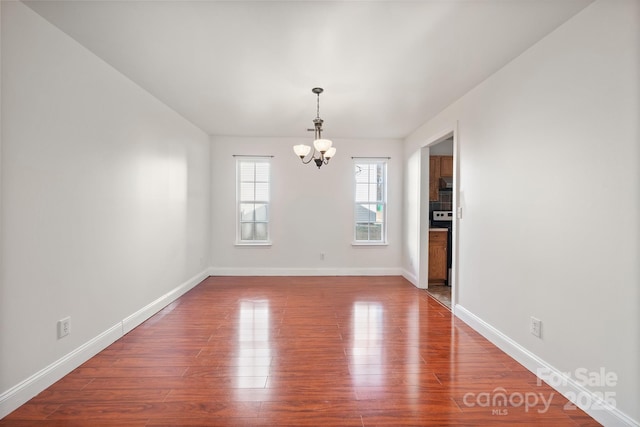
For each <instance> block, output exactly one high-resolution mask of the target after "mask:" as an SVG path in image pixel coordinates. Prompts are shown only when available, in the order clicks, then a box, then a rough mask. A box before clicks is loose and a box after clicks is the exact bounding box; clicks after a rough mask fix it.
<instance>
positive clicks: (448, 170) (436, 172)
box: [429, 156, 453, 202]
mask: <svg viewBox="0 0 640 427" xmlns="http://www.w3.org/2000/svg"><path fill="white" fill-rule="evenodd" d="M442 176H453V156H430V157H429V201H430V202H437V201H438V198H439V189H440V177H442Z"/></svg>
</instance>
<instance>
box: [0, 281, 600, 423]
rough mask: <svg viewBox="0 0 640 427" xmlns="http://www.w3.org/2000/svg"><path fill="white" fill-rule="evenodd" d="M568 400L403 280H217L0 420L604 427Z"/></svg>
mask: <svg viewBox="0 0 640 427" xmlns="http://www.w3.org/2000/svg"><path fill="white" fill-rule="evenodd" d="M501 396H506V398H507V402H506V404H505V402H504V401H503V400H502V399H500V397H501ZM543 399H544V401H543ZM523 400H524V401H528V402H529V403H530V405H529V406H527V405H525V404H522V402H523ZM549 401H550V402H551V403H550V405H549V406H548V407H546V406H545V403H544V402H549ZM567 403H568V402H567V400H565V399H564V398H563V397H562V396H560V395H559V394H558V393H557V392H555V391H554V390H553V389H551V388H550V387H548V386H546V385H544V384H543V385H538V384H537V381H536V378H535V376H534V375H533V374H531V373H530V372H528V371H527V370H526V369H525V368H523V367H522V366H521V365H519V364H518V363H516V362H515V361H514V360H513V359H511V358H509V357H508V356H507V355H505V354H504V353H503V352H502V351H500V350H498V349H497V348H496V347H495V346H493V345H492V344H491V343H489V342H488V341H486V340H485V339H484V338H482V337H481V336H480V335H478V334H477V333H476V332H474V331H473V330H472V329H471V328H469V327H468V326H466V325H465V324H464V323H463V322H461V321H460V320H457V319H455V318H452V316H451V313H450V312H449V311H448V310H447V309H446V308H445V307H443V306H442V305H441V304H439V303H438V302H436V301H435V300H433V299H432V297H430V296H429V295H428V294H427V293H426V292H425V291H422V290H419V289H416V288H415V287H413V286H412V285H411V284H410V283H409V282H407V281H406V280H404V279H403V278H401V277H210V278H209V279H207V280H205V281H203V282H202V283H201V284H200V285H198V286H197V287H196V288H194V289H193V290H192V291H191V292H189V293H187V294H185V295H184V296H183V297H182V298H180V299H179V300H177V301H175V302H174V303H172V304H171V305H169V306H168V307H166V308H165V309H164V310H162V311H161V312H160V313H158V314H157V315H156V316H154V317H152V318H151V319H149V320H148V321H147V322H145V323H143V324H142V325H140V326H139V327H138V328H136V329H135V330H133V331H131V332H130V333H129V334H127V335H126V336H124V337H123V338H122V339H120V340H118V341H117V342H116V343H114V344H113V345H111V346H110V347H108V348H107V349H105V350H104V351H102V352H101V353H99V354H98V355H97V356H95V357H94V358H92V359H91V360H89V361H87V362H86V363H85V364H83V365H82V366H80V367H79V368H77V369H75V370H74V371H73V372H71V373H70V374H69V375H67V376H66V377H64V378H63V379H62V380H60V381H59V382H57V383H56V384H54V385H52V386H51V387H50V388H48V389H47V390H45V391H43V392H42V393H40V394H39V395H38V396H36V397H35V398H34V399H32V400H31V401H29V402H28V403H26V404H25V405H23V406H22V407H20V408H19V409H17V410H16V411H14V412H13V413H12V414H10V415H9V416H7V417H6V418H4V419H3V420H0V425H2V426H8V425H9V426H26V425H29V426H30V425H38V426H102V425H104V426H115V425H117V426H179V425H185V426H360V427H362V426H428V425H467V426H468V425H484V426H486V425H498V424H505V425H553V426H577V425H581V426H592V425H599V424H598V423H596V422H595V421H594V420H593V419H591V418H590V417H589V416H587V415H586V414H585V413H584V412H582V411H580V410H578V409H573V410H571V409H567V408H566V407H565V406H566V405H567Z"/></svg>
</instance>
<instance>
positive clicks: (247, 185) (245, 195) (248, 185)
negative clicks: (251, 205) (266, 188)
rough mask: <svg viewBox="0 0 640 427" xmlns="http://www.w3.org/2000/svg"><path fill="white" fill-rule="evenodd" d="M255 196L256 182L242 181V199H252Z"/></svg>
mask: <svg viewBox="0 0 640 427" xmlns="http://www.w3.org/2000/svg"><path fill="white" fill-rule="evenodd" d="M254 197H255V184H254V183H253V182H242V183H240V200H241V201H247V202H248V201H251V200H254Z"/></svg>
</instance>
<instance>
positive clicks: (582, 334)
mask: <svg viewBox="0 0 640 427" xmlns="http://www.w3.org/2000/svg"><path fill="white" fill-rule="evenodd" d="M639 5H640V2H638V1H635V0H629V1H625V0H620V1H606V0H600V1H597V2H595V3H593V4H592V5H590V6H588V7H587V8H586V9H585V10H583V11H582V12H580V13H579V14H578V15H576V16H575V17H574V18H572V19H571V20H569V21H568V22H567V23H565V24H564V25H562V26H561V27H559V28H558V29H557V30H555V31H554V32H553V33H551V34H550V35H549V36H547V37H546V38H544V39H543V40H541V41H540V42H539V43H537V44H536V45H534V46H533V47H532V48H530V49H529V50H527V51H526V52H525V53H524V54H522V55H521V56H520V57H518V58H516V59H515V60H514V61H513V62H511V63H510V64H508V65H507V66H506V67H504V68H503V69H502V70H500V71H499V72H497V73H496V74H494V75H493V76H491V77H490V78H489V79H487V80H486V81H485V82H483V83H482V84H480V85H479V86H478V87H476V88H475V89H474V90H472V91H471V92H469V93H468V94H466V95H465V96H464V97H463V98H461V99H460V100H458V101H457V102H456V103H455V104H453V105H452V106H450V107H449V108H447V109H446V110H444V111H443V112H442V113H440V114H439V115H438V116H437V117H436V118H434V119H433V120H430V121H429V122H427V123H425V124H424V125H423V126H422V127H421V128H420V129H418V130H417V131H416V132H415V133H414V134H412V135H411V136H410V137H409V138H407V140H406V142H405V165H406V168H407V169H406V179H407V184H406V186H407V188H412V187H413V186H416V185H417V181H418V179H419V176H418V174H417V171H418V170H419V169H418V168H417V167H416V166H415V165H414V163H415V159H416V153H417V152H418V150H419V148H420V147H421V146H422V145H423V144H424V143H425V142H426V141H429V140H431V139H432V137H433V135H437V134H440V133H442V132H443V130H446V129H451V128H453V127H454V126H455V122H456V120H457V121H458V126H459V128H458V129H459V132H458V134H457V136H458V142H459V162H460V163H459V165H460V175H459V176H460V182H459V184H460V203H461V206H462V208H463V212H464V218H463V219H462V220H460V221H459V222H458V229H459V263H460V264H459V267H460V268H459V282H458V294H459V299H458V304H459V307H458V308H461V309H463V310H461V311H462V312H466V313H468V314H469V318H475V319H477V320H478V321H479V323H484V324H485V325H486V326H487V328H488V329H492V328H493V330H494V331H495V332H496V333H497V334H504V335H503V337H505V339H506V340H507V341H509V340H511V342H512V343H515V345H516V346H520V347H521V348H523V349H524V351H525V352H528V353H529V354H530V355H533V356H536V357H538V358H540V359H541V360H542V361H543V362H544V363H546V364H549V365H550V366H552V367H554V368H556V369H558V370H560V371H563V372H575V369H577V368H586V369H588V370H589V371H598V370H599V369H600V367H604V368H605V369H606V370H607V371H610V372H615V373H616V374H617V375H618V378H619V381H618V383H617V386H616V387H613V388H607V387H604V388H599V387H589V388H590V390H591V391H592V392H594V391H595V392H598V391H600V392H603V391H613V392H615V393H616V396H615V398H616V401H617V407H618V409H619V410H620V411H621V412H622V413H626V415H628V416H630V417H632V418H634V419H635V422H636V423H637V422H638V421H637V420H639V419H640V406H638V402H639V401H640V392H639V384H640V372H639V368H638V365H639V364H638V360H640V341H639V337H640V315H639V312H640V310H639V302H640V291H639V286H638V284H639V283H640V273H639V266H640V263H639V262H638V260H639V259H640V251H639V242H640V231H639V230H640V228H639V224H640V217H639V215H638V212H640V209H639V208H640V179H639V170H640V144H639V137H640V132H639V121H638V118H639V117H640V109H639V99H640V96H639V95H640V92H639V83H638V76H639V75H640V49H639V43H640V42H639V41H640V21H639V17H640V6H639ZM409 193H410V194H413V193H415V192H414V191H411V192H409ZM414 204H415V201H412V200H408V201H407V203H405V209H406V211H405V222H406V224H407V227H408V229H407V230H405V235H409V236H411V235H413V234H414V233H416V232H417V231H416V230H417V225H416V224H415V213H414V206H413V205H414ZM412 253H414V252H411V251H408V252H406V255H405V259H404V263H403V265H404V266H405V268H407V269H412V268H415V260H413V259H411V256H410V255H411V254H412ZM410 273H411V270H410ZM414 274H415V273H414ZM530 316H536V317H538V318H539V319H541V320H542V322H543V337H542V339H538V338H536V337H534V336H533V335H531V334H530V333H529V331H528V322H529V317H530ZM618 415H620V414H618ZM620 417H622V418H624V414H622V415H620Z"/></svg>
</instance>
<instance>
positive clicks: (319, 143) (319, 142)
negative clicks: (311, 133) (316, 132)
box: [313, 139, 333, 154]
mask: <svg viewBox="0 0 640 427" xmlns="http://www.w3.org/2000/svg"><path fill="white" fill-rule="evenodd" d="M332 144H333V143H332V142H331V140H329V139H316V140H315V141H313V146H314V147H316V150H318V151H319V152H321V153H323V154H324V153H325V152H326V151H327V150H329V148H331V145H332Z"/></svg>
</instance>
